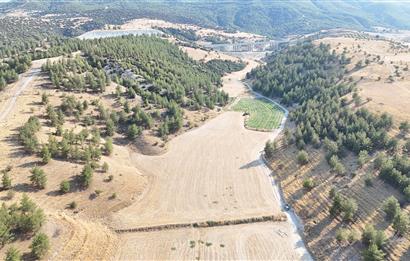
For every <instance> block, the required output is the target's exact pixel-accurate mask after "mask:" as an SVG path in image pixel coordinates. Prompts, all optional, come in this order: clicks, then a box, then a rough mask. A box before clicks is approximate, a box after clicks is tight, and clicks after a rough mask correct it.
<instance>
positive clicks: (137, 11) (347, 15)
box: [3, 0, 410, 36]
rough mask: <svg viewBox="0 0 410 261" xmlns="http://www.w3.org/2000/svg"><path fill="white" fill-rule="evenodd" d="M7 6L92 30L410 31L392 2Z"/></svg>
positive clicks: (401, 6)
mask: <svg viewBox="0 0 410 261" xmlns="http://www.w3.org/2000/svg"><path fill="white" fill-rule="evenodd" d="M4 5H5V6H4ZM3 8H5V9H6V10H11V9H15V8H23V9H26V10H40V11H42V12H43V13H60V14H75V15H86V16H90V17H92V18H93V22H92V26H93V27H95V26H101V25H103V24H104V23H113V24H119V23H123V22H124V20H128V19H133V18H141V17H149V18H160V19H164V20H169V21H172V22H181V23H193V24H198V25H202V26H207V27H222V28H225V29H230V30H241V31H247V32H254V33H260V34H264V35H268V36H283V35H288V34H302V33H309V32H314V31H317V30H320V29H329V28H336V27H343V28H352V29H361V30H363V29H371V27H372V26H384V27H394V28H407V29H408V28H409V25H410V16H409V15H408V14H409V13H410V5H408V4H407V3H404V2H401V3H400V2H394V1H389V2H382V1H350V0H341V1H315V0H310V1H268V0H255V1H242V0H234V1H215V0H211V1H209V0H208V1H199V0H194V1H184V0H169V1H166V0H157V1H131V0H124V1H119V0H113V1H107V0H94V1H93V0H87V1H85V0H74V1H57V0H45V1H31V0H15V1H11V2H10V3H8V4H3Z"/></svg>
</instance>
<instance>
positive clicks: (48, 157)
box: [41, 145, 51, 164]
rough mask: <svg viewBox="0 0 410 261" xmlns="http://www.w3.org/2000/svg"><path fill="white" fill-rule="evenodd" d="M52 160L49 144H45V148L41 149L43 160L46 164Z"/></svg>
mask: <svg viewBox="0 0 410 261" xmlns="http://www.w3.org/2000/svg"><path fill="white" fill-rule="evenodd" d="M50 160H51V152H50V150H49V149H48V146H46V145H45V146H43V148H42V149H41V161H42V162H43V163H44V164H47V163H48V162H50Z"/></svg>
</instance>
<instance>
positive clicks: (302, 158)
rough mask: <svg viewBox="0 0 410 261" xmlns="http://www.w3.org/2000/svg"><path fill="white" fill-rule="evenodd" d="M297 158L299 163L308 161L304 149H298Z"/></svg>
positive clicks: (302, 163)
mask: <svg viewBox="0 0 410 261" xmlns="http://www.w3.org/2000/svg"><path fill="white" fill-rule="evenodd" d="M297 160H298V163H299V164H300V165H305V164H307V163H308V161H309V156H308V154H307V152H306V151H304V150H301V151H299V152H298V156H297Z"/></svg>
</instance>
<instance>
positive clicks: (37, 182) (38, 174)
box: [30, 167, 47, 189]
mask: <svg viewBox="0 0 410 261" xmlns="http://www.w3.org/2000/svg"><path fill="white" fill-rule="evenodd" d="M30 181H31V183H32V184H33V186H34V187H36V188H38V189H44V188H45V187H46V183H47V177H46V175H45V174H44V171H43V170H42V169H40V168H39V167H34V168H33V169H32V170H31V176H30Z"/></svg>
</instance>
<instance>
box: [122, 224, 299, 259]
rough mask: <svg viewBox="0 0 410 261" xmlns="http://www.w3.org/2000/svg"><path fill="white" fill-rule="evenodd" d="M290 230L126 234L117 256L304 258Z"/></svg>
mask: <svg viewBox="0 0 410 261" xmlns="http://www.w3.org/2000/svg"><path fill="white" fill-rule="evenodd" d="M289 229H290V228H289V227H288V226H284V225H283V223H279V224H275V223H263V224H246V225H238V226H229V227H213V228H206V229H180V230H173V231H157V232H145V233H130V234H123V235H120V240H121V241H122V242H125V243H124V246H123V247H122V248H121V250H120V252H119V253H118V255H117V256H116V258H115V259H121V260H131V259H140V260H164V259H171V260H197V259H201V260H232V259H238V260H297V259H301V255H300V253H299V252H298V250H297V248H298V247H299V246H294V245H293V243H292V241H293V240H294V239H293V238H292V235H291V234H292V233H293V232H292V231H290V230H289ZM302 258H303V259H307V257H306V256H304V257H302Z"/></svg>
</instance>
